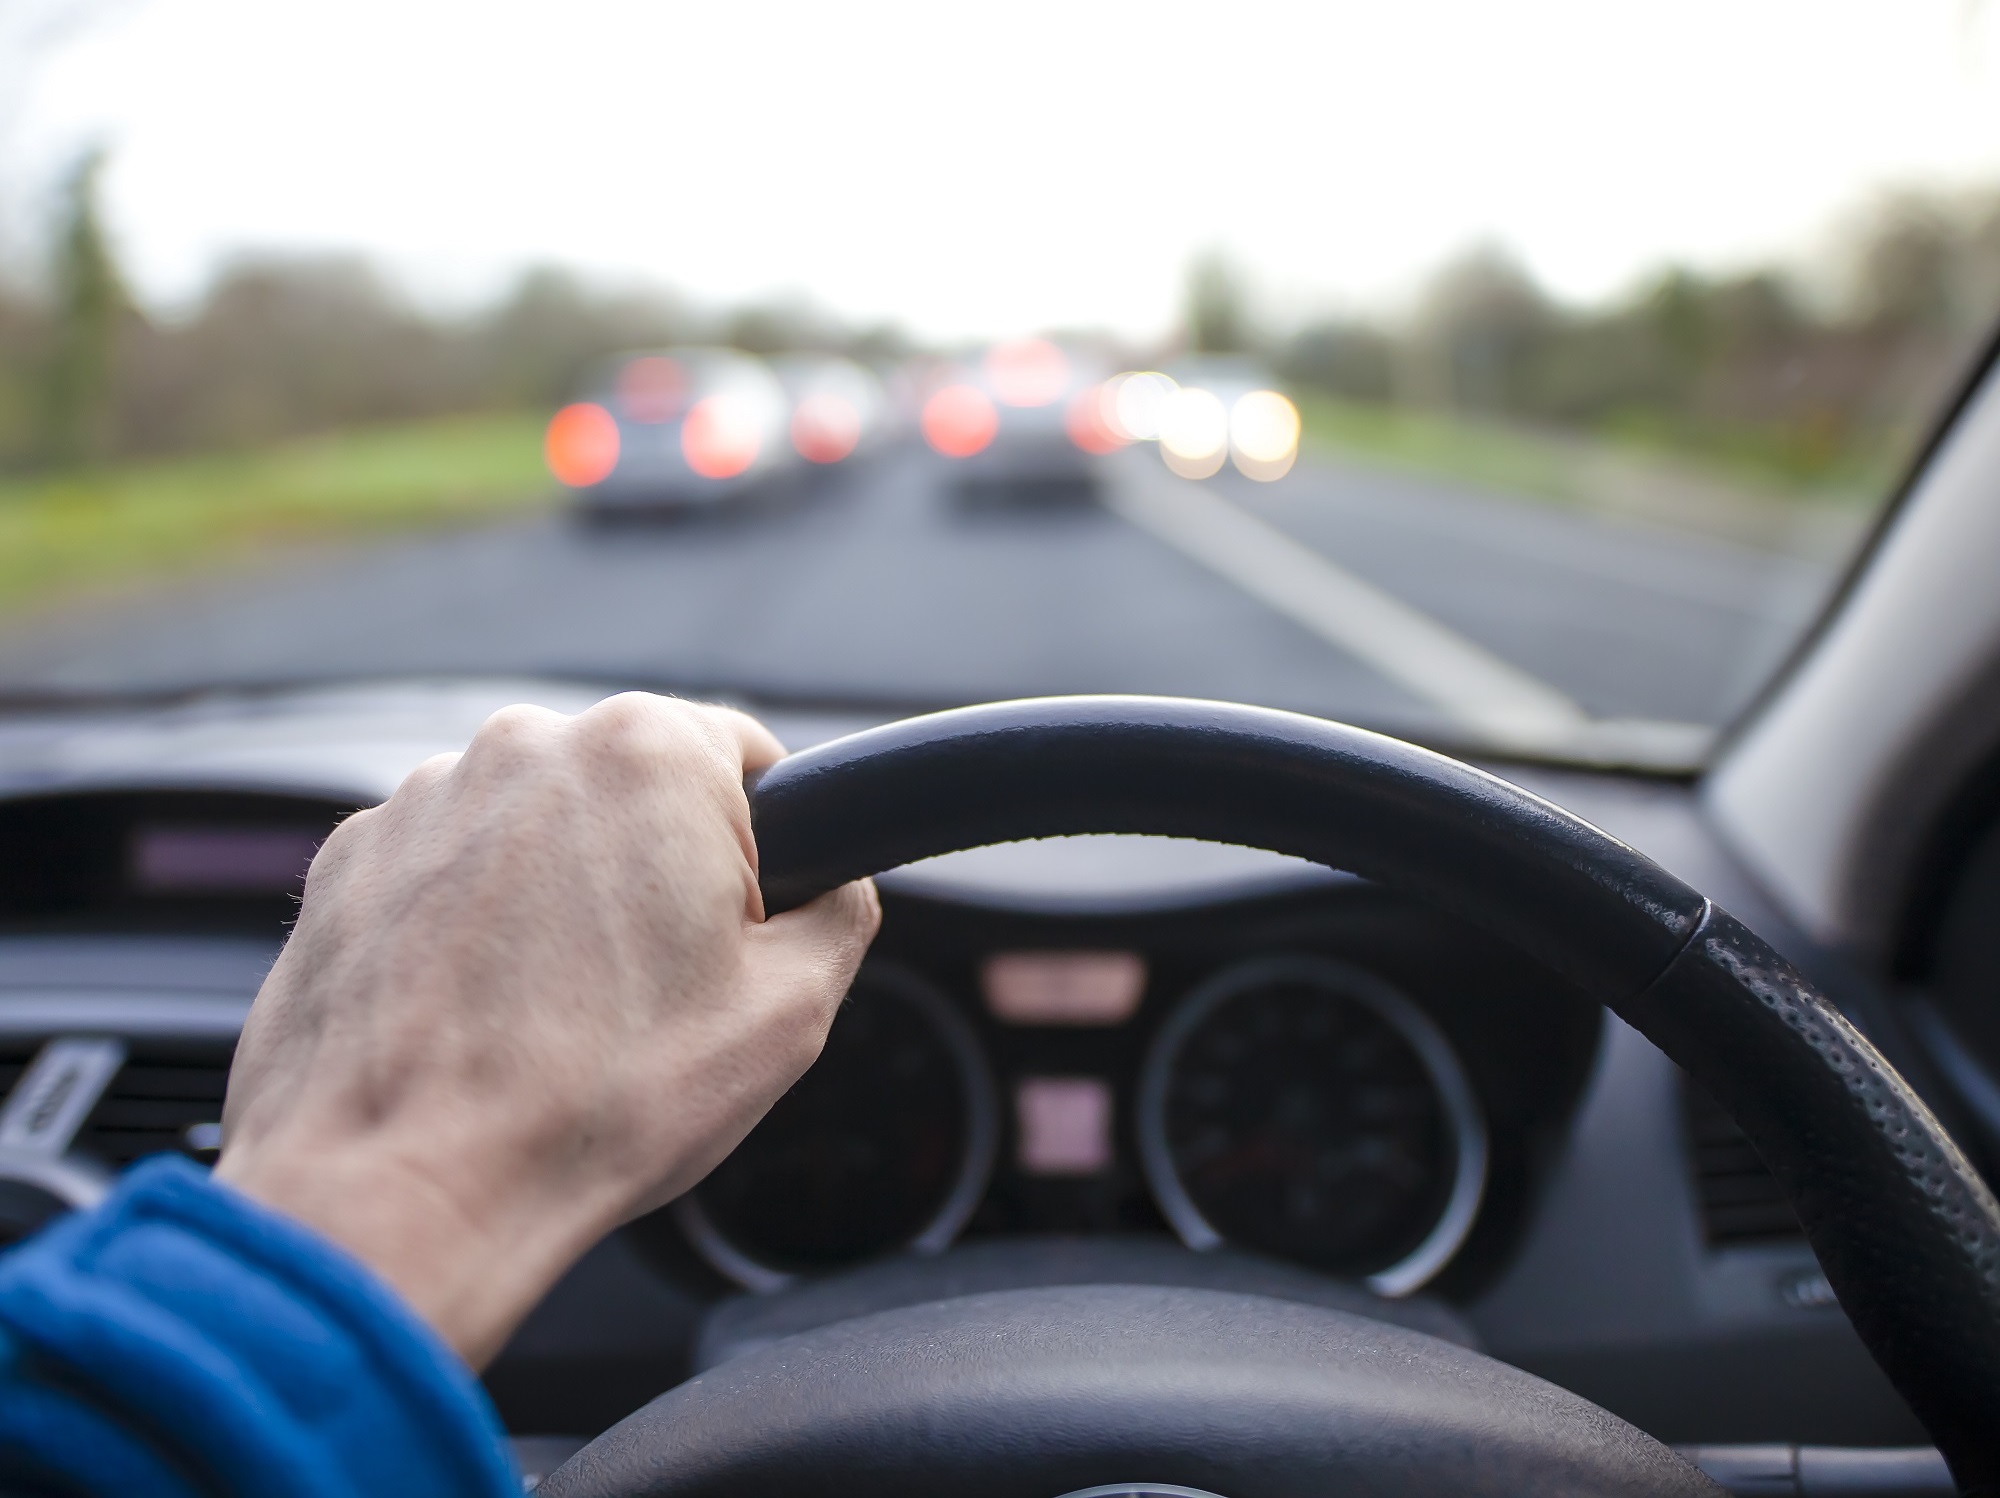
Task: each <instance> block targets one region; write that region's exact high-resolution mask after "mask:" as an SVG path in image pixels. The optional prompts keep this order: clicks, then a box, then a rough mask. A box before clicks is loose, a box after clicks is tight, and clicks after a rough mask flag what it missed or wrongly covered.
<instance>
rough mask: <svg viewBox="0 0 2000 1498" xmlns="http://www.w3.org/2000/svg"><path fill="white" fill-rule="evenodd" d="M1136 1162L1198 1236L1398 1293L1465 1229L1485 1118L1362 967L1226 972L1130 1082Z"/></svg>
mask: <svg viewBox="0 0 2000 1498" xmlns="http://www.w3.org/2000/svg"><path fill="white" fill-rule="evenodd" d="M1139 1110H1140V1117H1139V1134H1140V1149H1141V1157H1142V1160H1143V1163H1144V1165H1145V1168H1146V1175H1147V1178H1148V1180H1149V1181H1150V1182H1151V1184H1152V1187H1153V1192H1154V1195H1155V1196H1156V1197H1157V1198H1158V1200H1159V1203H1160V1207H1161V1210H1162V1211H1163V1212H1165V1214H1166V1216H1167V1219H1168V1221H1170V1222H1171V1223H1172V1224H1173V1225H1174V1227H1175V1229H1176V1231H1178V1232H1179V1233H1180V1235H1181V1237H1182V1239H1183V1240H1184V1241H1185V1242H1187V1244H1188V1245H1189V1246H1190V1247H1193V1248H1202V1249H1205V1248H1214V1247H1217V1246H1219V1245H1220V1244H1222V1243H1225V1242H1228V1243H1234V1244H1237V1245H1240V1246H1242V1247H1245V1248H1252V1249H1257V1250H1260V1251H1262V1252H1265V1253H1270V1254H1274V1255H1277V1256H1280V1257H1283V1258H1287V1259H1292V1260H1295V1261H1298V1262H1300V1263H1305V1264H1310V1265H1312V1266H1314V1267H1315V1268H1319V1269H1324V1270H1327V1271H1329V1272H1332V1273H1338V1274H1348V1275H1362V1276H1366V1277H1367V1279H1368V1282H1369V1284H1370V1285H1371V1286H1372V1287H1373V1288H1375V1289H1376V1290H1378V1291H1380V1292H1381V1293H1383V1294H1387V1295H1401V1294H1407V1293H1408V1292H1409V1291H1411V1290H1414V1289H1416V1288H1417V1287H1418V1286H1419V1285H1421V1284H1423V1283H1424V1282H1425V1281H1426V1280H1428V1279H1429V1278H1430V1277H1431V1276H1432V1275H1434V1274H1436V1273H1437V1271H1438V1270H1440V1269H1442V1268H1443V1267H1444V1265H1445V1263H1446V1262H1447V1261H1448V1260H1449V1259H1450V1258H1451V1256H1452V1254H1453V1253H1455V1252H1456V1251H1457V1250H1458V1247H1459V1245H1460V1244H1461V1243H1463V1242H1464V1240H1465V1235H1466V1233H1467V1232H1468V1231H1470V1229H1471V1226H1472V1220H1473V1217H1474V1215H1475V1214H1476V1213H1477V1211H1478V1207H1479V1199H1480V1195H1481V1193H1482V1191H1483V1190H1484V1187H1485V1179H1486V1132H1485V1127H1484V1124H1483V1123H1482V1121H1481V1118H1480V1114H1479V1109H1478V1105H1477V1103H1476V1102H1475V1100H1474V1097H1473V1094H1472V1089H1471V1087H1470V1085H1469V1084H1468V1083H1467V1082H1466V1079H1465V1074H1464V1072H1463V1070H1462V1069H1461V1068H1460V1066H1459V1064H1458V1059H1457V1057H1456V1056H1455V1055H1454V1054H1453V1053H1452V1050H1451V1046H1450V1043H1449V1042H1448V1041H1446V1039H1445V1038H1444V1035H1443V1034H1442V1033H1441V1032H1440V1031H1439V1030H1438V1028H1437V1026H1436V1025H1435V1024H1433V1023H1432V1022H1431V1020H1430V1018H1429V1017H1428V1016H1427V1015H1425V1014H1424V1013H1423V1011H1422V1010H1420V1009H1418V1008H1417V1007H1416V1006H1415V1005H1414V1004H1412V1003H1411V1002H1410V1001H1409V1000H1408V999H1406V998H1405V997H1403V995H1402V994H1400V993H1398V992H1397V991H1396V990H1395V989H1394V988H1392V987H1390V986H1389V985H1388V984H1387V983H1384V982H1383V981H1382V980H1381V979H1379V978H1376V977H1375V976H1374V975H1372V974H1370V973H1366V972H1363V971H1361V970H1360V969H1358V968H1354V967H1350V966H1348V965H1346V964H1344V963H1337V962H1332V961H1328V960H1326V959H1323V958H1316V957H1277V958H1267V959H1261V960H1258V961H1255V962H1249V963H1245V964H1242V965H1241V966H1238V967H1233V968H1230V969H1227V970H1226V971H1224V972H1222V973H1220V974H1218V975H1217V976H1216V977H1214V978H1212V979H1210V980H1209V981H1208V982H1207V983H1205V984H1203V985H1202V986H1201V987H1199V988H1197V989H1196V990H1195V991H1194V992H1193V993H1191V994H1189V995H1188V997H1187V998H1186V999H1185V1000H1184V1001H1183V1002H1182V1004H1181V1007H1180V1008H1179V1009H1177V1010H1176V1011H1175V1012H1174V1013H1173V1014H1172V1015H1171V1016H1169V1018H1168V1020H1167V1022H1166V1024H1165V1025H1164V1026H1162V1028H1161V1031H1160V1034H1159V1036H1158V1037H1157V1038H1156V1040H1155V1041H1154V1044H1153V1049H1152V1052H1151V1054H1150V1055H1149V1056H1148V1058H1147V1062H1146V1068H1145V1072H1144V1075H1143V1077H1142V1078H1141V1082H1140V1091H1139Z"/></svg>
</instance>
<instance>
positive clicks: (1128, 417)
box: [1111, 369, 1180, 442]
mask: <svg viewBox="0 0 2000 1498" xmlns="http://www.w3.org/2000/svg"><path fill="white" fill-rule="evenodd" d="M1114 384H1115V385H1116V387H1117V395H1116V398H1115V400H1114V401H1113V404H1112V418H1111V419H1112V425H1113V427H1114V428H1115V429H1116V430H1117V432H1118V434H1119V435H1120V436H1122V437H1123V438H1124V439H1125V440H1126V441H1127V442H1155V441H1157V440H1159V436H1160V406H1161V403H1162V402H1164V401H1165V400H1166V398H1167V397H1168V396H1170V395H1172V394H1173V393H1174V392H1175V391H1176V390H1178V389H1179V388H1180V387H1179V386H1178V385H1176V384H1175V383H1174V381H1173V378H1172V377H1171V376H1169V375H1163V374H1161V373H1160V372H1159V371H1158V370H1152V369H1142V370H1134V371H1132V372H1130V373H1128V374H1122V375H1120V376H1118V378H1117V380H1116V381H1114Z"/></svg>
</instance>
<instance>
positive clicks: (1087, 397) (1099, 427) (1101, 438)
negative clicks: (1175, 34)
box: [1063, 385, 1125, 455]
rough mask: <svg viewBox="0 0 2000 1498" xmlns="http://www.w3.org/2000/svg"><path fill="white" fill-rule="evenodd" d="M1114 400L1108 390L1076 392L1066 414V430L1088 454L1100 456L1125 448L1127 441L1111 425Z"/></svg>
mask: <svg viewBox="0 0 2000 1498" xmlns="http://www.w3.org/2000/svg"><path fill="white" fill-rule="evenodd" d="M1112 397H1113V392H1112V391H1111V389H1110V388H1109V387H1108V386H1106V385H1092V386H1090V387H1089V388H1088V389H1085V390H1079V391H1077V393H1076V394H1075V395H1074V396H1072V397H1071V398H1070V403H1069V409H1068V410H1067V411H1065V412H1064V413H1063V429H1064V430H1065V431H1067V432H1068V433H1069V440H1070V441H1072V442H1074V443H1075V444H1076V445H1077V446H1078V447H1080V448H1082V449H1083V451H1085V452H1087V453H1092V454H1097V455H1101V454H1104V453H1108V452H1115V451H1117V450H1118V449H1119V448H1121V447H1123V446H1124V445H1125V439H1124V438H1123V437H1122V436H1120V435H1119V433H1118V431H1117V429H1116V428H1114V427H1113V426H1112V424H1111V410H1110V408H1111V405H1112Z"/></svg>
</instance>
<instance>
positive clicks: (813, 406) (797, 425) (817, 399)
mask: <svg viewBox="0 0 2000 1498" xmlns="http://www.w3.org/2000/svg"><path fill="white" fill-rule="evenodd" d="M771 370H772V373H773V374H775V375H776V376H777V378H778V385H779V387H780V388H781V389H782V390H783V391H784V394H785V413H786V414H785V439H786V441H787V442H789V443H790V444H791V448H792V451H793V453H794V454H796V455H797V456H798V457H799V458H801V459H803V460H804V461H805V462H806V463H808V464H810V465H811V466H812V468H813V469H814V470H816V471H821V472H824V471H826V470H829V469H834V468H838V467H839V466H840V465H841V464H843V463H846V462H847V461H848V460H850V459H852V458H855V457H858V456H862V455H864V454H866V453H867V452H868V451H869V450H870V449H871V448H873V447H875V446H877V445H878V444H880V443H881V442H882V440H883V439H884V438H885V437H886V436H887V434H888V433H889V431H890V429H891V419H890V418H891V410H890V403H889V396H888V393H887V391H886V390H885V389H884V388H883V384H882V380H881V378H880V377H879V376H878V375H876V373H875V372H874V371H873V370H871V369H868V368H866V367H865V366H863V365H860V364H857V363H855V361H854V360H852V359H845V358H841V357H839V356H838V355H833V354H812V353H795V354H780V355H778V356H777V357H776V358H774V359H773V360H772V361H771Z"/></svg>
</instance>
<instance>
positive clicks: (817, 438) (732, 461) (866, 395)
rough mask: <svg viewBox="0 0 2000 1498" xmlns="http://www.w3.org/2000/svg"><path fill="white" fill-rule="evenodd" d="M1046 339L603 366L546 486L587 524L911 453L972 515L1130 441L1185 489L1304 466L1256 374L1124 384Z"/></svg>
mask: <svg viewBox="0 0 2000 1498" xmlns="http://www.w3.org/2000/svg"><path fill="white" fill-rule="evenodd" d="M1114 369H1115V365H1114V364H1113V363H1112V362H1111V361H1110V360H1109V359H1107V358H1106V357H1104V356H1103V355H1101V354H1099V353H1096V352H1094V351H1092V350H1090V349H1089V348H1087V347H1083V346H1080V345H1075V344H1066V343H1060V342H1056V341H1053V340H1050V339H1044V338H1026V339H1015V340H1009V341H1006V342H1001V343H996V344H993V345H992V346H991V347H989V348H986V349H984V350H982V351H979V352H977V353H974V354H971V355H968V356H965V357H961V358H928V359H919V360H912V361H910V362H908V363H906V364H903V365H901V366H897V367H893V368H887V369H870V368H868V367H866V366H864V365H862V364H859V363H856V362H855V361H853V360H851V359H845V358H839V357H834V356H831V355H818V354H788V355H783V356H780V357H779V358H777V359H774V360H770V361H766V360H762V359H759V358H756V357H754V356H752V355H749V354H745V353H741V352H739V351H737V350H734V349H721V348H675V349H662V350H643V351H635V352H632V353H628V354H623V355H619V356H616V357H614V358H612V359H609V360H607V361H605V362H604V363H603V365H601V366H600V367H599V369H598V370H597V371H596V372H595V374H594V375H593V376H592V377H591V378H590V379H589V380H588V381H586V383H585V384H584V387H583V389H582V390H581V392H580V394H579V398H578V399H577V400H576V401H574V402H572V403H571V404H569V405H566V406H564V407H563V408H562V409H561V410H560V411H558V412H556V414H555V416H554V417H553V418H552V419H551V420H550V422H549V425H548V430H547V434H546V437H545V441H544V453H545V456H546V458H547V462H548V467H549V472H550V473H551V474H553V475H554V476H555V478H556V480H557V481H558V482H559V483H561V484H563V485H564V486H565V487H566V488H568V489H570V490H571V491H573V492H574V494H575V496H576V500H577V503H578V504H579V506H580V507H581V508H582V509H583V511H584V512H585V513H586V514H590V515H595V516H610V515H617V514H638V513H645V512H662V513H664V512H684V511H691V510H699V509H709V508H714V507H717V506H720V505H724V504H727V503H730V502H732V501H735V500H739V499H743V498H747V497H749V496H751V495H754V494H756V493H759V492H761V491H765V490H767V489H769V488H771V487H772V486H773V485H774V484H775V483H776V482H777V481H778V480H781V479H788V478H796V477H798V476H800V475H801V474H803V473H809V472H810V471H812V470H814V469H826V468H832V467H835V466H837V465H840V464H844V463H848V462H851V461H853V460H854V459H856V458H858V457H861V456H864V455H865V454H867V453H868V452H869V451H871V450H872V449H875V448H879V447H882V446H885V445H887V444H891V443H898V442H910V441H915V440H918V439H921V441H922V442H923V443H924V444H925V445H927V446H928V447H929V448H930V449H931V450H932V451H933V452H935V453H937V454H938V455H939V456H941V457H944V458H947V459H950V460H952V461H953V463H954V464H955V465H960V466H961V472H960V473H959V477H958V482H957V488H958V490H959V492H960V493H961V494H962V495H963V496H964V497H966V498H968V499H973V500H977V499H981V498H989V497H1009V496H1024V495H1035V496H1071V495H1088V494H1090V493H1091V492H1093V486H1094V483H1095V479H1094V466H1093V465H1094V462H1095V460H1096V459H1098V458H1100V457H1102V456H1104V455H1105V454H1108V453H1111V452H1115V451H1117V450H1118V449H1120V448H1124V447H1129V446H1132V445H1135V444H1140V443H1152V444H1154V445H1155V446H1156V447H1157V449H1158V451H1159V454H1160V458H1161V461H1162V462H1163V463H1164V464H1165V465H1166V466H1167V468H1168V469H1170V470H1171V471H1172V472H1174V473H1176V474H1179V475H1180V476H1182V477H1183V478H1190V479H1202V478H1208V477H1210V476H1212V475H1214V474H1216V473H1219V472H1220V471H1221V470H1222V468H1223V467H1224V466H1225V465H1226V464H1230V463H1233V464H1234V465H1235V467H1236V469H1237V470H1238V471H1239V472H1241V473H1242V474H1244V475H1245V476H1247V477H1249V478H1252V479H1256V480H1259V481H1263V482H1269V481H1271V480H1274V479H1278V478H1282V477H1283V476H1284V475H1285V474H1286V473H1288V472H1289V471H1290V470H1291V467H1292V464H1293V462H1294V461H1295V460H1296V459H1297V456H1298V446H1299V414H1298V410H1297V408H1296V407H1295V406H1294V405H1293V404H1292V402H1291V400H1290V399H1289V398H1288V397H1287V396H1286V395H1284V394H1283V393H1282V392H1281V391H1279V390H1277V389H1275V388H1273V385H1272V382H1271V380H1270V377H1269V374H1268V372H1267V371H1266V370H1265V369H1264V368H1263V367H1262V365H1261V364H1259V363H1257V362H1256V361H1254V360H1242V359H1215V358H1208V359H1194V360H1189V361H1186V362H1184V363H1179V364H1174V365H1170V366H1169V367H1168V368H1167V369H1164V370H1124V371H1122V372H1114Z"/></svg>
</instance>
